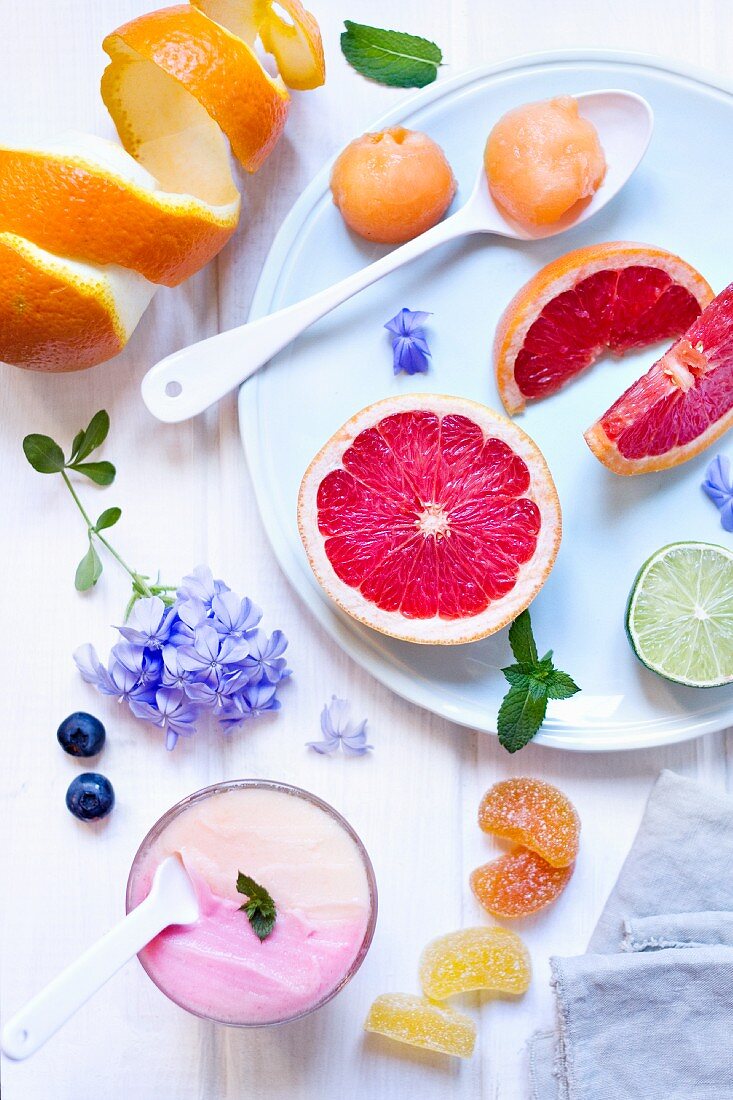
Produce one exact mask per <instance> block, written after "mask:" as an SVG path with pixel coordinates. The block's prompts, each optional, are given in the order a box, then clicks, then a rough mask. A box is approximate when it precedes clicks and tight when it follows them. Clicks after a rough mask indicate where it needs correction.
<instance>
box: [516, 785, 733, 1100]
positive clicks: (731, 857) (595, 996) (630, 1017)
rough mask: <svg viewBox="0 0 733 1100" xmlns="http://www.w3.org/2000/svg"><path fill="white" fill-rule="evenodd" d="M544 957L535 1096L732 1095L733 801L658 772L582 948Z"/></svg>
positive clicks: (691, 1098)
mask: <svg viewBox="0 0 733 1100" xmlns="http://www.w3.org/2000/svg"><path fill="white" fill-rule="evenodd" d="M551 968H552V979H553V988H554V992H555V997H556V1005H557V1030H556V1031H555V1032H547V1033H540V1034H538V1035H536V1036H534V1037H533V1039H532V1040H531V1041H530V1069H531V1075H532V1093H531V1095H532V1100H732V1098H733V1046H732V1045H731V1039H732V1037H733V800H731V799H729V798H726V797H725V796H721V795H718V794H717V793H715V792H712V791H710V790H709V789H707V788H705V787H703V786H701V785H700V784H698V783H696V782H694V781H692V780H689V779H685V778H683V777H681V776H678V775H675V774H674V773H673V772H662V774H661V776H660V777H659V779H658V780H657V782H656V784H655V786H654V788H653V790H652V793H651V795H650V797H649V802H648V804H647V808H646V811H645V813H644V817H643V820H642V823H641V825H640V827H639V831H638V833H637V835H636V838H635V840H634V843H633V845H632V848H631V851H630V852H629V855H628V856H627V858H626V861H625V863H624V865H623V867H622V869H621V873H620V875H619V878H618V881H617V883H616V885H615V887H614V888H613V890H612V891H611V895H610V897H609V898H608V901H607V902H606V905H605V907H604V910H603V913H602V914H601V918H600V920H599V922H598V924H597V926H596V929H595V931H594V933H593V936H592V937H591V941H590V944H589V947H588V954H586V955H581V956H580V957H578V958H574V959H557V958H554V959H551Z"/></svg>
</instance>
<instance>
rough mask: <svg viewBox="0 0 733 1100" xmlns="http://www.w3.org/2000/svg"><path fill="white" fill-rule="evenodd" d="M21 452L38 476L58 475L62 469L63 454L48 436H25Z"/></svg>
mask: <svg viewBox="0 0 733 1100" xmlns="http://www.w3.org/2000/svg"><path fill="white" fill-rule="evenodd" d="M23 452H24V454H25V457H26V458H27V459H28V461H29V462H30V464H31V466H32V467H33V469H34V470H37V471H38V473H39V474H59V473H61V471H62V470H63V468H64V452H63V451H62V450H61V448H60V447H59V445H58V443H55V442H54V441H53V439H51V437H50V436H48V435H35V434H33V435H27V436H26V437H25V439H24V440H23Z"/></svg>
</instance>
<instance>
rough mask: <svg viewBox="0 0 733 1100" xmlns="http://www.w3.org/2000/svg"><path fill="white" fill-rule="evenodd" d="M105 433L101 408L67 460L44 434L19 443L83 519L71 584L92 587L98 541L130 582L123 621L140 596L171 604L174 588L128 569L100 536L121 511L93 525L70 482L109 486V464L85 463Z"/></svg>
mask: <svg viewBox="0 0 733 1100" xmlns="http://www.w3.org/2000/svg"><path fill="white" fill-rule="evenodd" d="M108 432H109V415H108V413H107V412H106V410H105V409H100V410H99V412H97V413H95V414H94V416H93V417H92V419H91V420H90V421H89V424H88V425H87V427H86V428H82V429H81V431H78V432H77V433H76V435H75V436H74V442H73V443H72V444H71V452H70V454H69V457H68V458H65V457H64V452H63V450H62V449H61V447H60V446H59V444H58V443H56V441H55V440H53V439H51V438H50V436H47V435H37V434H32V435H27V436H26V437H25V439H24V440H23V451H24V453H25V457H26V458H27V459H28V461H29V462H30V464H31V466H32V467H33V469H34V470H37V471H38V473H39V474H61V477H62V478H63V480H64V483H65V485H66V488H67V489H68V490H69V492H70V493H71V496H72V498H73V500H74V503H75V504H76V506H77V508H78V509H79V511H80V512H81V514H82V516H83V517H84V522H85V523H86V525H87V541H88V546H87V550H86V553H85V554H84V557H83V558H82V559H81V561H80V562H79V564H78V566H77V567H76V576H75V578H74V584H75V585H76V588H77V590H78V591H79V592H86V591H87V590H88V589H90V588H93V587H94V585H95V584H96V583H97V581H98V580H99V578H100V577H101V575H102V569H103V565H102V560H101V558H100V557H99V554H98V553H97V548H96V545H95V543H96V542H99V543H101V544H102V545H103V546H104V547H105V549H107V550H108V551H109V552H110V554H112V556H113V557H114V558H116V560H117V561H118V562H119V564H120V565H121V566H122V568H123V569H124V570H126V572H127V573H128V574H129V575H130V578H131V579H132V598H131V600H130V603H129V604H128V606H127V612H126V614H125V619H127V616H128V615H129V613H130V610H131V608H132V605H133V604H134V603H135V601H136V600H139V599H141V598H143V597H146V596H160V598H161V599H162V600H163V603H164V604H166V605H170V604H172V603H173V597H172V596H171V595H170V593H171V592H175V586H172V585H165V584H160V583H159V582H158V581H156V582H155V583H150V584H148V581H149V579H150V578H149V577H147V576H146V575H145V574H143V573H138V572H136V570H134V569H131V568H130V566H129V565H127V564H126V562H124V561H123V560H122V558H121V557H120V555H119V554H118V553H117V551H116V550H115V549H114V547H113V546H112V545H111V544H110V543H109V542H108V540H107V539H106V538H105V536H104V535H102V534H101V532H102V531H106V530H108V529H109V528H110V527H114V525H115V524H116V523H117V521H118V520H119V518H120V516H121V515H122V511H121V509H120V508H116V507H113V508H105V510H104V511H103V512H102V514H101V515H100V517H99V519H98V520H97V522H96V523H94V522H93V520H92V519H91V517H90V516H89V514H88V513H87V511H86V509H85V508H84V505H83V504H82V502H81V500H80V499H79V496H78V494H77V492H76V489H75V488H74V486H73V485H72V483H71V478H70V477H69V472H71V473H75V474H82V475H83V476H84V477H87V478H89V480H90V481H93V482H95V483H96V484H97V485H111V484H112V482H113V481H114V479H115V474H116V470H115V468H114V466H113V465H112V463H111V462H106V461H104V460H103V461H100V462H87V461H86V459H88V458H89V456H90V455H91V454H93V453H94V451H96V450H97V449H98V448H99V447H101V446H102V444H103V443H104V441H105V439H106V438H107V433H108Z"/></svg>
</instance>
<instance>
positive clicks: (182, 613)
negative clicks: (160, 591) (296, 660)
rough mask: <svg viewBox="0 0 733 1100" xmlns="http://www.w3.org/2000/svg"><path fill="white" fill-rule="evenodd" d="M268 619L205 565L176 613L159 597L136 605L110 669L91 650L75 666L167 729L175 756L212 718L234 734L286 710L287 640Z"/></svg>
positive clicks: (80, 653) (189, 581) (187, 580)
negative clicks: (282, 696)
mask: <svg viewBox="0 0 733 1100" xmlns="http://www.w3.org/2000/svg"><path fill="white" fill-rule="evenodd" d="M261 617H262V612H261V611H260V609H259V608H258V607H257V606H256V605H255V604H253V603H252V601H251V600H249V599H241V598H240V597H239V596H238V595H237V594H236V593H235V592H232V591H231V590H230V589H229V587H228V586H227V585H225V584H224V582H223V581H219V580H215V579H214V577H213V575H212V573H211V570H209V569H207V568H206V567H204V566H199V567H198V568H197V569H195V570H194V571H193V573H192V574H191V575H190V576H188V577H184V579H183V581H182V583H181V586H180V588H179V589H178V592H177V595H176V600H175V602H174V603H173V605H172V606H170V607H166V606H165V605H164V603H163V601H162V600H161V599H160V598H159V597H157V596H152V597H148V598H146V599H141V600H138V601H137V602H136V604H135V605H134V608H133V612H132V614H131V616H130V619H129V621H128V622H127V623H126V624H125V625H124V626H122V627H118V628H117V629H118V631H119V633H120V635H121V636H122V638H121V640H120V641H119V642H117V644H116V645H115V646H113V648H112V652H111V653H110V658H109V662H108V664H107V665H104V664H102V662H101V661H100V660H99V657H98V656H97V654H96V652H95V650H94V648H93V647H92V646H91V645H84V646H81V647H80V648H79V649H78V650H77V651H76V653H75V654H74V660H75V661H76V664H77V666H78V668H79V671H80V673H81V675H82V677H83V678H84V679H85V680H86V681H87V683H90V684H93V685H94V686H95V687H96V688H97V690H98V691H100V692H101V693H102V694H103V695H109V696H112V697H113V698H116V699H118V700H119V701H120V702H126V703H127V705H128V706H129V708H130V710H131V711H132V713H133V714H134V715H135V716H136V717H138V718H142V719H144V720H145V721H147V722H151V723H152V724H153V725H155V726H158V727H159V728H160V729H162V730H163V731H164V733H165V743H166V748H168V749H172V748H174V746H175V744H176V742H177V741H178V738H179V737H181V736H188V735H191V734H193V733H195V732H196V728H197V725H198V724H199V723H200V722H201V721H202V720H203V719H205V718H206V717H213V718H215V719H216V720H217V721H218V723H219V725H220V726H221V728H222V730H224V731H228V730H230V729H231V728H233V727H234V726H236V725H238V724H239V723H240V722H243V721H244V720H245V719H250V718H257V717H258V716H259V715H261V714H264V713H266V712H267V711H274V710H278V709H279V707H280V700H279V699H278V698H277V692H278V690H279V685H280V684H281V682H282V681H283V680H285V679H286V678H287V677H288V676H289V675H290V670H289V669H288V668H287V665H286V661H285V658H284V656H283V654H284V652H285V650H286V648H287V640H286V639H285V636H284V635H283V633H282V631H280V630H275V631H274V632H273V633H272V635H268V634H266V633H265V631H264V630H262V629H260V628H259V627H258V623H259V621H260V619H261Z"/></svg>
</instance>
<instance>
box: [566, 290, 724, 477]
mask: <svg viewBox="0 0 733 1100" xmlns="http://www.w3.org/2000/svg"><path fill="white" fill-rule="evenodd" d="M732 423H733V283H731V285H730V286H728V287H726V289H725V290H724V291H722V293H721V294H719V295H718V296H717V298H714V299H713V301H712V302H711V303H710V305H709V306H708V307H707V309H705V310H704V311H703V312H702V313H701V314H700V316H699V317H697V318H696V319H695V320H694V321H693V322H692V324H691V325H690V327H689V328H688V329H687V331H686V332H685V334H684V335H683V336H682V337H681V338H680V339H679V340H678V341H677V343H676V344H673V345H672V347H671V348H670V349H669V351H668V352H666V353H665V354H664V355H663V356H662V358H661V359H659V360H657V362H656V363H655V364H654V365H653V366H652V367H651V368H650V369H649V370H648V371H647V373H646V374H645V375H643V376H642V377H641V378H639V379H638V381H636V382H634V384H633V385H632V386H629V388H628V389H627V390H626V392H625V393H624V394H622V395H621V397H619V399H618V401H616V402H614V404H613V405H612V406H611V408H610V409H608V411H607V412H605V413H604V414H603V416H602V417H601V418H600V420H597V421H596V423H595V424H594V425H593V427H592V428H589V430H588V431H587V432H586V433H585V439H586V442H587V444H588V446H589V447H590V449H591V450H592V451H593V454H594V455H595V456H596V458H598V459H600V461H601V462H602V463H603V464H604V466H608V468H609V469H610V470H613V471H614V472H615V473H617V474H642V473H649V472H651V471H653V470H666V469H668V468H669V467H670V466H678V465H679V464H680V463H681V462H686V461H687V460H688V458H693V457H694V456H695V455H696V454H699V453H700V451H702V450H704V449H705V448H706V447H709V446H710V444H711V443H713V442H714V441H715V440H716V439H718V437H719V436H721V435H722V434H723V432H725V431H727V430H728V428H729V427H730V426H731V424H732Z"/></svg>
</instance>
